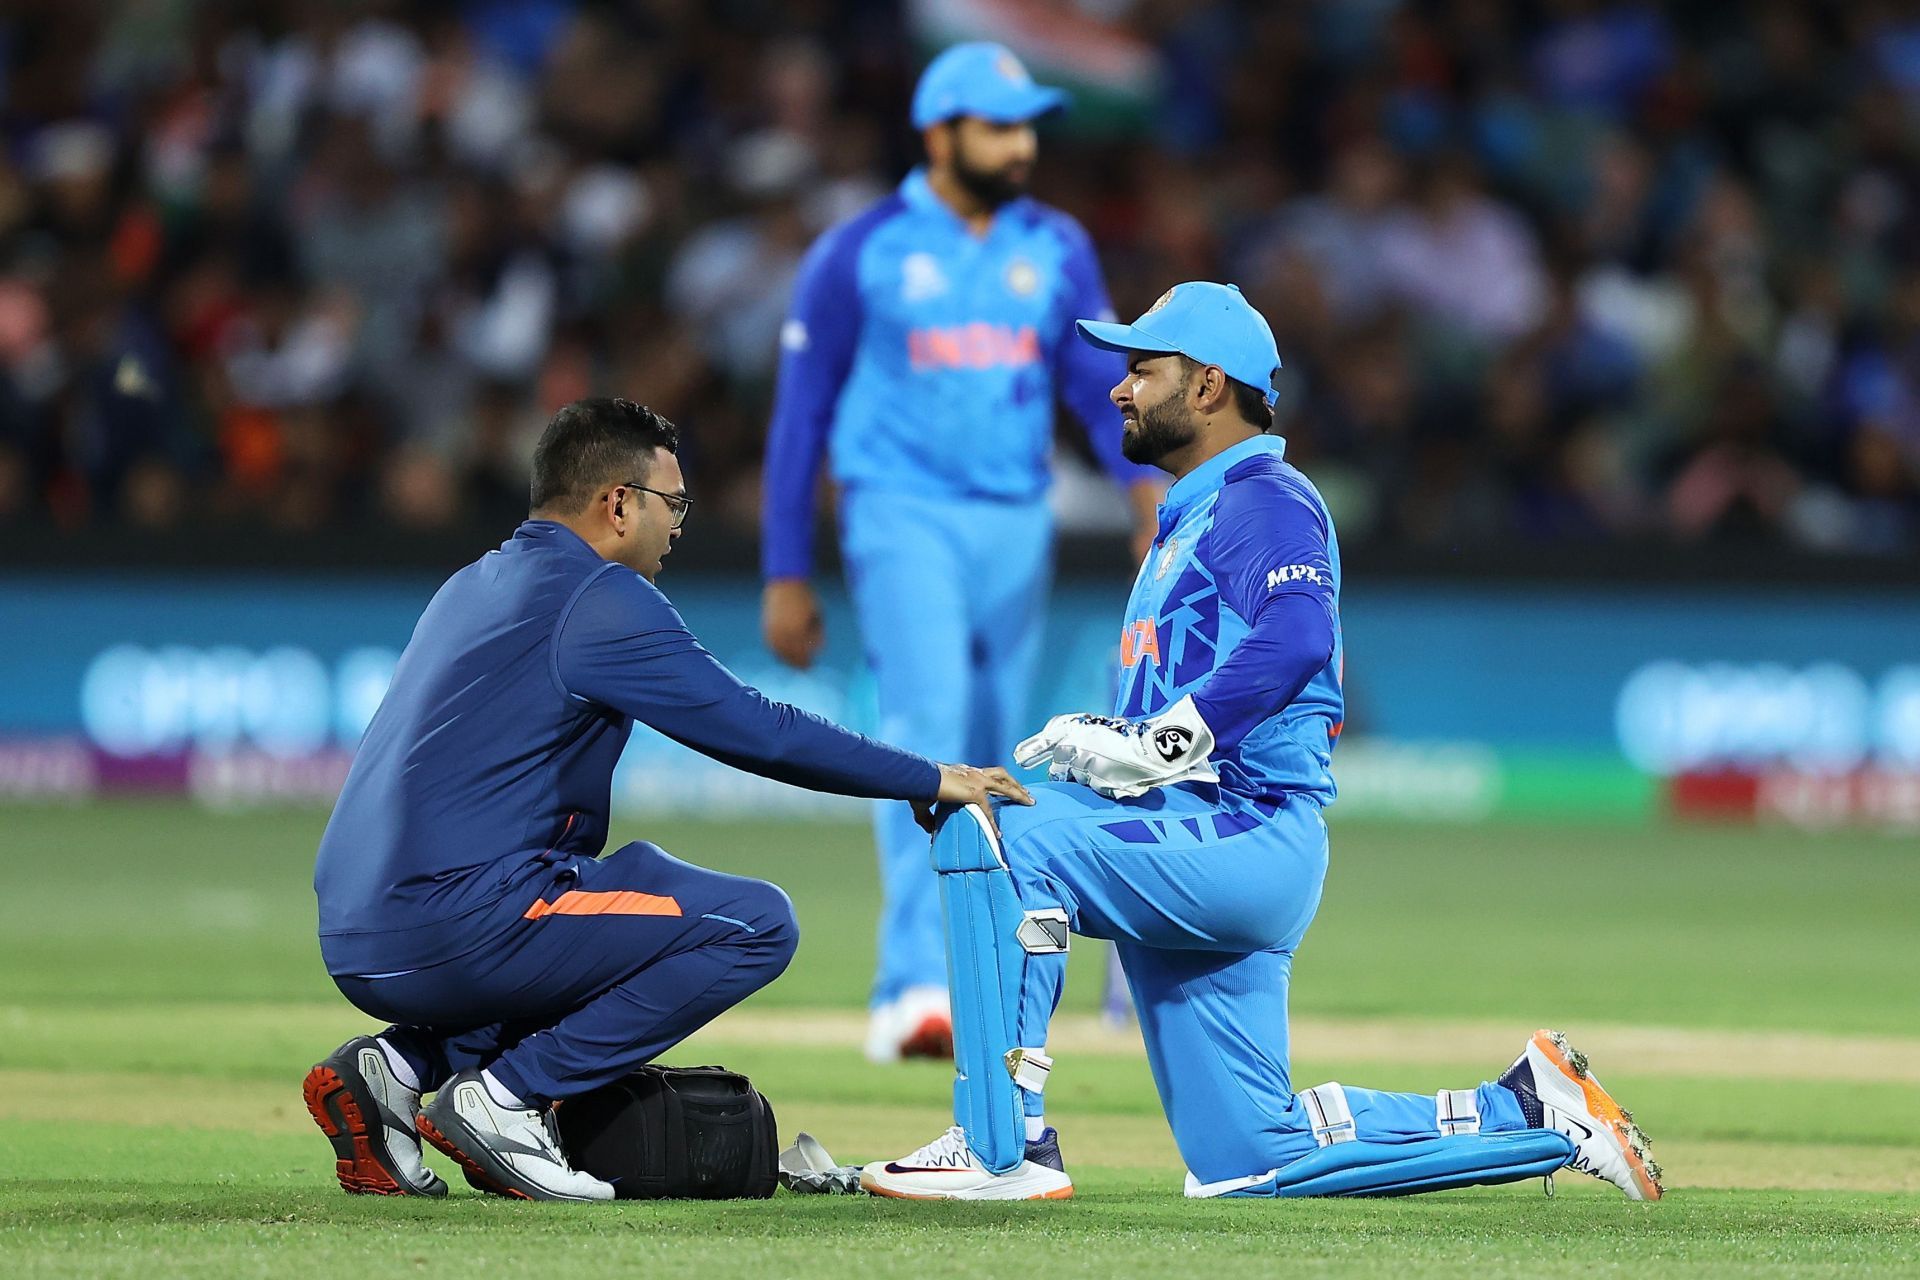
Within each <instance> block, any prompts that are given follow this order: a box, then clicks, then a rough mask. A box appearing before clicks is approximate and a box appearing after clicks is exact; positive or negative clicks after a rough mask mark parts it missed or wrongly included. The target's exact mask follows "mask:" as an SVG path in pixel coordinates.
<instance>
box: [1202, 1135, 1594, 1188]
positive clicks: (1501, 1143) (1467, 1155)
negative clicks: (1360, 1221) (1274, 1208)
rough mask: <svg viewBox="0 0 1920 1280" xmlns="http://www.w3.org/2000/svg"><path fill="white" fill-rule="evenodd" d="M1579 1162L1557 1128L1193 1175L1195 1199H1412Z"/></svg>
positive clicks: (1372, 1145) (1338, 1146)
mask: <svg viewBox="0 0 1920 1280" xmlns="http://www.w3.org/2000/svg"><path fill="white" fill-rule="evenodd" d="M1572 1158H1573V1139H1571V1138H1569V1137H1567V1136H1566V1135H1565V1134H1560V1133H1555V1132H1554V1131H1553V1130H1551V1129H1521V1130H1517V1131H1515V1132H1512V1133H1480V1134H1473V1135H1471V1136H1467V1135H1462V1136H1459V1137H1452V1138H1422V1139H1420V1140H1419V1141H1417V1142H1359V1141H1355V1142H1340V1143H1334V1144H1332V1145H1329V1146H1323V1147H1321V1148H1320V1149H1319V1150H1318V1151H1315V1152H1313V1153H1311V1154H1309V1155H1304V1156H1301V1157H1300V1158H1299V1159H1298V1160H1295V1161H1294V1162H1293V1163H1292V1164H1289V1165H1284V1166H1282V1167H1281V1168H1278V1169H1275V1170H1273V1171H1272V1172H1271V1173H1268V1174H1266V1175H1265V1176H1264V1177H1260V1178H1257V1179H1236V1180H1234V1181H1233V1182H1227V1183H1214V1184H1212V1186H1207V1185H1203V1184H1201V1183H1198V1182H1195V1181H1194V1180H1193V1176H1192V1175H1191V1174H1189V1175H1188V1182H1187V1194H1188V1195H1189V1196H1195V1197H1199V1196H1209V1195H1218V1196H1250V1197H1266V1198H1273V1197H1293V1196H1410V1195H1417V1194H1419V1193H1420V1192H1423V1191H1448V1190H1451V1189H1453V1188H1455V1187H1472V1186H1492V1185H1495V1184H1497V1183H1501V1182H1519V1181H1520V1180H1521V1179H1523V1178H1542V1177H1545V1176H1546V1175H1547V1174H1550V1173H1552V1172H1553V1171H1554V1170H1555V1169H1558V1168H1560V1167H1561V1166H1562V1165H1564V1164H1566V1162H1567V1161H1568V1160H1570V1159H1572Z"/></svg>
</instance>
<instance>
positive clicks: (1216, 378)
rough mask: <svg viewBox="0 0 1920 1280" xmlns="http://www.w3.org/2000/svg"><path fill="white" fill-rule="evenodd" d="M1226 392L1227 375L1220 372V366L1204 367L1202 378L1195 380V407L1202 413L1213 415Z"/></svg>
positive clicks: (1201, 373) (1202, 367) (1201, 369)
mask: <svg viewBox="0 0 1920 1280" xmlns="http://www.w3.org/2000/svg"><path fill="white" fill-rule="evenodd" d="M1226 390H1227V375H1226V374H1224V373H1222V372H1220V368H1219V366H1218V365H1211V364H1209V365H1202V366H1201V368H1200V376H1199V377H1197V378H1195V379H1194V380H1193V407H1194V408H1196V409H1198V410H1199V411H1200V412H1202V413H1212V412H1213V411H1214V410H1215V409H1217V408H1219V407H1220V401H1221V398H1222V397H1223V396H1224V395H1225V394H1226Z"/></svg>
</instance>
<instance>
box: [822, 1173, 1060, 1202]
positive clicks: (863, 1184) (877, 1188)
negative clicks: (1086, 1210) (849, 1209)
mask: <svg viewBox="0 0 1920 1280" xmlns="http://www.w3.org/2000/svg"><path fill="white" fill-rule="evenodd" d="M860 1189H861V1190H862V1191H865V1192H866V1193H867V1194H868V1195H870V1196H879V1197H880V1198H881V1199H883V1200H1004V1201H1006V1202H1008V1203H1009V1204H1013V1203H1018V1202H1020V1201H1024V1200H1071V1199H1073V1184H1072V1183H1068V1184H1067V1185H1066V1186H1064V1187H1056V1188H1054V1189H1053V1190H1052V1191H1042V1192H1040V1193H1039V1194H1038V1195H1031V1196H970V1195H966V1194H964V1193H956V1192H951V1191H941V1192H933V1193H926V1192H914V1191H897V1190H895V1189H893V1188H892V1187H886V1186H882V1185H881V1184H880V1183H878V1182H871V1181H869V1180H868V1179H867V1178H866V1176H865V1175H864V1174H863V1175H861V1178H860Z"/></svg>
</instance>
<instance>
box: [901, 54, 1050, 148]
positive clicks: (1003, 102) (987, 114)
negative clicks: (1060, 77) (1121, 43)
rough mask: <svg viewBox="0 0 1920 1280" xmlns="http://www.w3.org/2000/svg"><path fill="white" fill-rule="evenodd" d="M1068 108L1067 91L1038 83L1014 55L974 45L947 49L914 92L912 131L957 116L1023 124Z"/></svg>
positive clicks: (923, 73) (935, 60)
mask: <svg viewBox="0 0 1920 1280" xmlns="http://www.w3.org/2000/svg"><path fill="white" fill-rule="evenodd" d="M1066 105H1067V94H1066V90H1064V89H1055V88H1052V87H1050V86H1048V85H1044V84H1035V83H1034V80H1033V77H1032V76H1031V75H1029V74H1028V73H1027V69H1026V67H1025V66H1023V65H1022V64H1021V62H1020V59H1018V58H1016V57H1014V56H1013V50H1011V49H1009V48H1007V46H1005V45H1003V44H994V43H992V42H991V41H986V40H975V41H971V42H969V43H967V44H956V45H954V46H953V47H952V48H951V49H947V50H945V51H944V52H942V53H941V55H940V56H939V57H937V58H935V59H934V60H933V61H932V62H930V63H928V64H927V69H926V70H925V71H923V72H921V73H920V83H919V84H918V85H917V86H916V87H915V88H914V91H913V127H914V128H916V129H930V128H932V127H933V126H934V125H936V124H940V123H942V122H944V121H947V120H951V119H953V118H954V117H955V116H980V117H982V118H983V119H987V120H991V121H993V122H994V123H995V124H1018V123H1020V122H1021V121H1025V120H1032V119H1034V118H1035V117H1037V116H1044V115H1046V114H1047V113H1048V112H1050V111H1060V110H1064V109H1065V108H1066Z"/></svg>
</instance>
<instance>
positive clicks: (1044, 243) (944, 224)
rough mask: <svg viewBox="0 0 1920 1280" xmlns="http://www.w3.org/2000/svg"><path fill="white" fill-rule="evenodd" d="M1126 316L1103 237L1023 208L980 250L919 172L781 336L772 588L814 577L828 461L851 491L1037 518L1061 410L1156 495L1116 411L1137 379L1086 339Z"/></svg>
mask: <svg viewBox="0 0 1920 1280" xmlns="http://www.w3.org/2000/svg"><path fill="white" fill-rule="evenodd" d="M1112 314H1113V308H1112V304H1111V303H1110V302H1109V300H1108V297H1107V290H1106V285H1105V284H1104V283H1103V282H1102V280H1101V276H1100V264H1099V261H1098V260H1097V259H1096V258H1095V256H1094V252H1093V244H1092V242H1091V241H1090V240H1089V239H1088V238H1087V233H1086V232H1085V231H1084V230H1083V229H1082V228H1081V227H1080V224H1079V223H1077V222H1075V221H1074V220H1073V219H1072V218H1071V217H1069V216H1068V215H1067V214H1065V213H1062V212H1061V211H1059V210H1057V209H1053V208H1050V207H1048V206H1046V205H1044V204H1041V203H1039V202H1038V201H1036V200H1031V199H1026V198H1022V199H1018V200H1014V201H1012V202H1010V203H1008V204H1007V205H1005V206H1004V207H1003V208H1001V209H1000V210H999V211H998V212H996V213H995V215H994V217H993V221H992V223H991V224H990V226H989V228H988V230H987V232H986V234H985V235H983V236H976V235H975V234H973V232H972V230H971V229H969V227H968V226H967V224H966V222H965V221H964V220H963V219H962V218H960V216H959V215H957V214H955V213H954V212H953V210H952V209H950V208H948V207H947V205H946V204H945V203H944V202H943V201H941V199H940V198H939V196H937V195H936V194H934V191H933V188H932V187H931V186H930V185H929V184H928V182H927V177H926V174H925V172H924V171H922V170H918V169H916V170H915V171H914V172H913V173H911V174H909V175H908V176H907V178H906V180H905V181H903V182H902V183H901V184H900V188H899V190H898V191H897V192H895V193H894V194H893V195H890V196H888V197H887V198H886V199H884V200H881V201H879V202H878V203H877V204H875V205H874V206H873V207H872V208H870V209H868V210H866V211H865V212H864V213H861V214H860V215H858V216H856V217H854V218H852V219H851V220H849V221H847V222H845V223H842V224H841V225H839V226H837V227H835V228H834V229H833V230H831V231H829V232H827V233H826V234H825V235H823V236H821V237H820V239H819V240H818V241H817V242H815V244H814V246H813V247H812V249H810V250H809V251H808V253H807V257H806V261H805V262H804V263H803V264H802V266H801V270H800V278H799V282H798V284H797V285H796V287H795V293H794V300H793V308H792V312H791V314H790V316H789V318H788V320H787V323H786V326H785V328H784V329H783V331H782V334H781V346H782V349H783V353H782V356H781V362H780V379H779V387H778V390H777V392H776V394H775V398H774V409H773V421H772V425H771V426H770V428H769V430H768V436H767V460H766V480H765V488H766V497H765V512H764V516H763V520H762V560H763V567H764V569H765V572H766V575H767V576H768V577H769V578H782V577H804V576H806V574H807V573H808V572H809V571H810V570H811V568H812V559H813V519H814V501H815V493H816V489H817V480H818V475H819V468H820V462H821V459H822V455H823V454H825V455H826V456H827V458H828V462H829V466H830V469H831V472H832V475H833V478H834V480H835V481H836V482H837V483H839V484H840V485H841V486H842V487H845V488H867V489H874V490H883V491H888V492H894V493H905V494H912V495H916V496H920V497H933V498H951V499H954V500H958V501H969V500H978V501H987V502H1027V501H1033V500H1035V499H1037V498H1039V497H1040V496H1041V495H1043V494H1044V493H1045V492H1046V490H1047V486H1048V483H1049V480H1050V473H1049V466H1048V462H1049V458H1050V456H1051V453H1052V447H1053V422H1054V403H1055V400H1056V399H1060V400H1064V401H1065V403H1066V404H1067V406H1068V407H1069V408H1070V409H1072V410H1073V413H1074V416H1075V417H1076V418H1078V419H1079V420H1080V423H1081V425H1082V426H1083V427H1084V428H1085V429H1086V431H1087V434H1088V437H1089V439H1090V440H1091V442H1092V444H1093V446H1094V450H1095V452H1096V453H1097V454H1098V455H1099V456H1100V459H1101V462H1102V464H1103V465H1104V466H1105V467H1106V469H1107V470H1108V471H1109V472H1110V473H1111V474H1112V475H1113V477H1114V479H1115V480H1116V481H1118V482H1119V483H1121V484H1122V485H1125V484H1129V483H1132V482H1134V481H1137V480H1143V479H1147V478H1149V473H1148V472H1147V471H1146V470H1145V469H1144V468H1141V467H1137V466H1135V465H1134V464H1132V463H1130V462H1128V461H1126V459H1125V458H1123V457H1122V456H1121V454H1120V419H1119V415H1118V414H1117V413H1116V412H1115V410H1114V407H1113V405H1112V403H1111V402H1110V401H1109V400H1108V399H1107V393H1108V392H1109V391H1110V390H1112V388H1113V385H1114V384H1115V383H1116V382H1118V381H1119V380H1120V376H1121V374H1122V373H1124V372H1125V369H1124V365H1123V362H1122V361H1121V359H1120V357H1119V356H1118V355H1117V354H1115V353H1114V352H1110V351H1101V350H1099V349H1097V348H1095V347H1092V346H1090V345H1088V344H1087V343H1084V342H1082V341H1080V339H1079V338H1078V337H1077V336H1076V335H1075V333H1074V330H1073V322H1074V321H1075V320H1076V319H1079V318H1081V317H1085V316H1100V317H1110V316H1111V315H1112Z"/></svg>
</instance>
